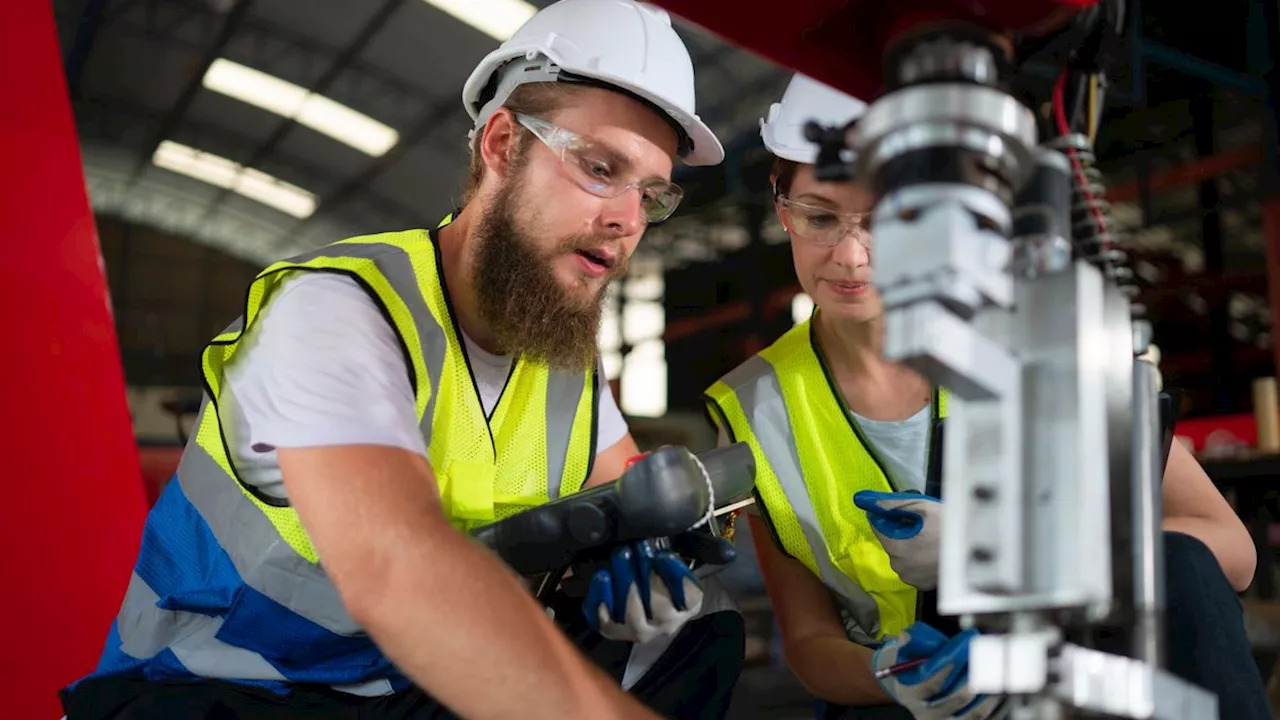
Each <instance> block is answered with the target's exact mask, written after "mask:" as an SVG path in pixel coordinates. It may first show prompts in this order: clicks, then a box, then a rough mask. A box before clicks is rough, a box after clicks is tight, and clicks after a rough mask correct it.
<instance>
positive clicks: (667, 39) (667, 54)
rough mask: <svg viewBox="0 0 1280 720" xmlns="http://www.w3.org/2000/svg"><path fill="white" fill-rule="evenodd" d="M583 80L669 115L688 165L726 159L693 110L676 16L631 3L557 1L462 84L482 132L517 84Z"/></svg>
mask: <svg viewBox="0 0 1280 720" xmlns="http://www.w3.org/2000/svg"><path fill="white" fill-rule="evenodd" d="M512 61H515V62H512ZM495 74H498V77H497V78H495V77H494V75H495ZM584 80H585V81H587V82H595V83H603V84H604V85H606V86H611V87H612V88H615V89H621V90H623V91H625V92H627V93H630V94H632V95H635V96H637V97H638V98H639V99H641V100H643V101H645V102H647V103H649V104H651V105H653V106H655V109H656V110H657V111H658V112H660V113H664V114H665V115H666V116H667V117H668V118H670V120H671V121H672V122H673V123H674V124H675V125H676V126H678V127H679V128H680V129H681V130H682V134H683V135H684V137H682V138H681V150H680V156H681V157H682V158H683V160H684V161H685V163H686V164H688V165H715V164H717V163H719V162H720V161H721V160H723V159H724V148H723V147H722V146H721V145H720V141H719V140H717V139H716V136H715V134H714V133H712V132H711V128H709V127H707V125H706V124H705V123H703V122H702V120H700V119H699V118H698V116H697V114H696V113H695V112H694V91H693V61H692V60H691V59H690V58H689V51H688V49H687V48H685V46H684V42H683V41H681V40H680V36H679V35H677V34H676V31H675V29H674V28H672V27H671V17H670V16H669V15H667V13H666V11H665V10H661V9H659V8H656V7H654V6H652V5H649V4H647V3H638V2H634V1H633V0H560V2H557V3H554V4H552V5H550V6H548V7H546V8H543V9H542V10H540V11H539V12H538V13H537V14H536V15H534V16H533V17H531V18H529V20H528V21H527V22H525V24H524V25H522V26H520V29H519V30H516V32H515V34H514V35H512V36H511V38H510V39H508V40H507V41H506V42H504V43H502V45H501V46H499V47H498V49H497V50H494V51H493V52H491V53H489V54H488V55H486V56H485V58H484V59H483V60H481V61H480V64H479V65H477V66H476V69H475V70H474V71H473V72H472V73H471V77H470V78H468V79H467V83H466V85H464V86H463V88H462V103H463V105H465V106H466V108H467V112H468V113H469V114H470V115H471V118H472V119H473V120H475V128H476V129H479V128H481V127H484V124H485V123H486V122H488V121H489V118H490V117H492V116H493V113H494V112H495V111H496V110H497V109H498V108H499V107H501V106H502V104H503V103H505V102H506V100H507V98H508V97H509V96H510V95H511V91H512V90H514V89H515V88H516V86H518V85H522V84H524V83H529V82H556V81H561V82H564V81H577V82H581V81H584Z"/></svg>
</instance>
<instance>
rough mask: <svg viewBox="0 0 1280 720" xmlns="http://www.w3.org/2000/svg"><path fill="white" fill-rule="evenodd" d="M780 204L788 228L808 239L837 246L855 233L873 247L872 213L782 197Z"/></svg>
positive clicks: (779, 199) (860, 242)
mask: <svg viewBox="0 0 1280 720" xmlns="http://www.w3.org/2000/svg"><path fill="white" fill-rule="evenodd" d="M778 207H780V208H781V209H782V218H783V220H784V221H785V223H786V226H787V230H789V231H791V234H792V235H794V236H795V237H797V238H800V239H801V240H804V241H805V242H808V243H812V244H814V245H821V246H823V247H834V246H836V245H838V244H839V243H840V241H841V240H843V239H845V237H848V236H853V238H854V239H855V240H857V241H858V244H860V245H862V247H864V248H866V249H868V250H870V249H871V213H869V212H864V213H841V212H836V211H835V210H832V209H830V208H824V207H820V206H817V205H809V204H806V203H802V202H796V201H795V200H791V199H790V198H788V197H786V196H779V197H778Z"/></svg>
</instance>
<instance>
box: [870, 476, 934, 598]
mask: <svg viewBox="0 0 1280 720" xmlns="http://www.w3.org/2000/svg"><path fill="white" fill-rule="evenodd" d="M853 504H854V505H857V506H858V507H859V508H860V509H862V510H864V511H866V513H867V520H869V521H870V522H871V529H872V530H873V531H874V532H875V534H876V537H877V538H879V539H880V544H881V545H883V546H884V549H885V552H887V553H889V564H890V566H891V567H892V568H893V571H894V572H896V573H898V577H900V578H902V581H903V582H905V583H906V584H908V585H910V586H912V587H914V588H916V589H917V590H933V589H934V588H936V587H938V541H939V538H940V536H941V533H942V528H941V524H942V501H941V500H939V499H938V498H936V497H931V496H929V495H921V494H920V493H885V492H876V491H874V490H863V491H861V492H859V493H857V494H855V495H854V496H853Z"/></svg>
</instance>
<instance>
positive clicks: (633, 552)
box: [582, 540, 702, 643]
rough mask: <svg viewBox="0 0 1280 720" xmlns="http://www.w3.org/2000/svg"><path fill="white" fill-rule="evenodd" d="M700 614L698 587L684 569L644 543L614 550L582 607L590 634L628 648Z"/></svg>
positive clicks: (672, 557)
mask: <svg viewBox="0 0 1280 720" xmlns="http://www.w3.org/2000/svg"><path fill="white" fill-rule="evenodd" d="M701 609H702V588H701V587H699V585H698V580H697V579H696V578H695V577H694V576H693V572H692V571H690V570H689V566H688V565H686V564H685V563H684V561H682V560H681V559H680V557H679V556H678V555H676V554H675V553H673V552H670V551H668V550H662V551H657V550H655V549H654V547H653V544H652V543H651V542H649V541H648V540H641V541H640V542H635V543H631V544H629V545H623V546H622V547H619V548H618V549H617V550H614V551H613V555H612V556H611V557H610V558H609V564H608V565H607V566H606V567H603V568H601V569H599V570H597V571H596V573H595V575H593V576H592V577H591V584H590V586H589V587H588V589H587V599H586V600H585V601H584V602H583V603H582V612H583V613H584V614H585V615H586V617H587V624H588V625H590V627H591V629H592V630H595V631H596V632H598V633H600V634H601V635H603V636H604V637H606V638H609V639H610V640H621V641H624V642H634V643H645V642H649V641H650V640H652V639H654V638H657V637H660V636H664V635H672V634H674V633H675V632H676V631H677V630H679V629H680V627H681V626H683V625H684V624H685V623H686V622H688V621H689V619H690V618H692V617H694V616H695V615H697V614H698V611H699V610H701Z"/></svg>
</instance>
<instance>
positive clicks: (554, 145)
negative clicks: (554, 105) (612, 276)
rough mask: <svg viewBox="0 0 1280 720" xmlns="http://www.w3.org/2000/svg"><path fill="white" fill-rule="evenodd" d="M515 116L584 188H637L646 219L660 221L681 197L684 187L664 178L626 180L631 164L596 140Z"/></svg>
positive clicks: (615, 191) (600, 191) (606, 192)
mask: <svg viewBox="0 0 1280 720" xmlns="http://www.w3.org/2000/svg"><path fill="white" fill-rule="evenodd" d="M515 118H516V122H519V123H520V124H521V125H523V126H524V127H525V128H527V129H528V130H529V132H531V133H533V134H534V135H535V136H536V137H537V138H538V139H539V140H541V141H542V143H543V144H544V145H546V146H547V147H548V148H550V149H551V151H552V152H553V153H555V154H556V156H557V157H559V158H560V160H561V162H563V163H564V166H565V169H566V170H567V171H568V174H569V177H570V178H572V179H573V181H574V182H576V183H577V184H578V185H579V186H580V187H581V188H582V189H583V190H586V191H587V192H589V193H591V194H592V195H595V196H596V197H602V198H616V197H618V196H619V195H621V194H623V193H625V192H627V191H628V190H631V189H632V188H634V189H635V190H637V191H638V192H639V194H640V207H641V209H642V210H643V211H644V217H645V220H646V221H647V222H651V223H654V222H661V221H663V220H666V219H667V218H669V217H671V213H673V212H675V211H676V206H678V205H679V204H680V200H681V198H683V197H684V190H682V189H681V188H680V186H679V185H676V184H675V183H673V182H670V181H667V180H660V179H652V178H651V179H648V180H641V181H629V180H628V179H627V178H628V177H630V173H629V170H630V168H629V167H628V164H627V162H626V160H625V159H623V158H621V157H619V156H618V154H617V153H615V152H613V151H611V150H609V149H608V148H606V147H604V146H602V145H600V144H599V143H595V142H592V141H591V140H588V139H587V138H584V137H582V136H581V135H578V134H577V133H575V132H572V131H569V130H565V129H564V128H562V127H559V126H557V125H553V124H552V123H549V122H547V121H546V120H543V119H541V118H536V117H533V116H531V115H525V114H523V113H515Z"/></svg>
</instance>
